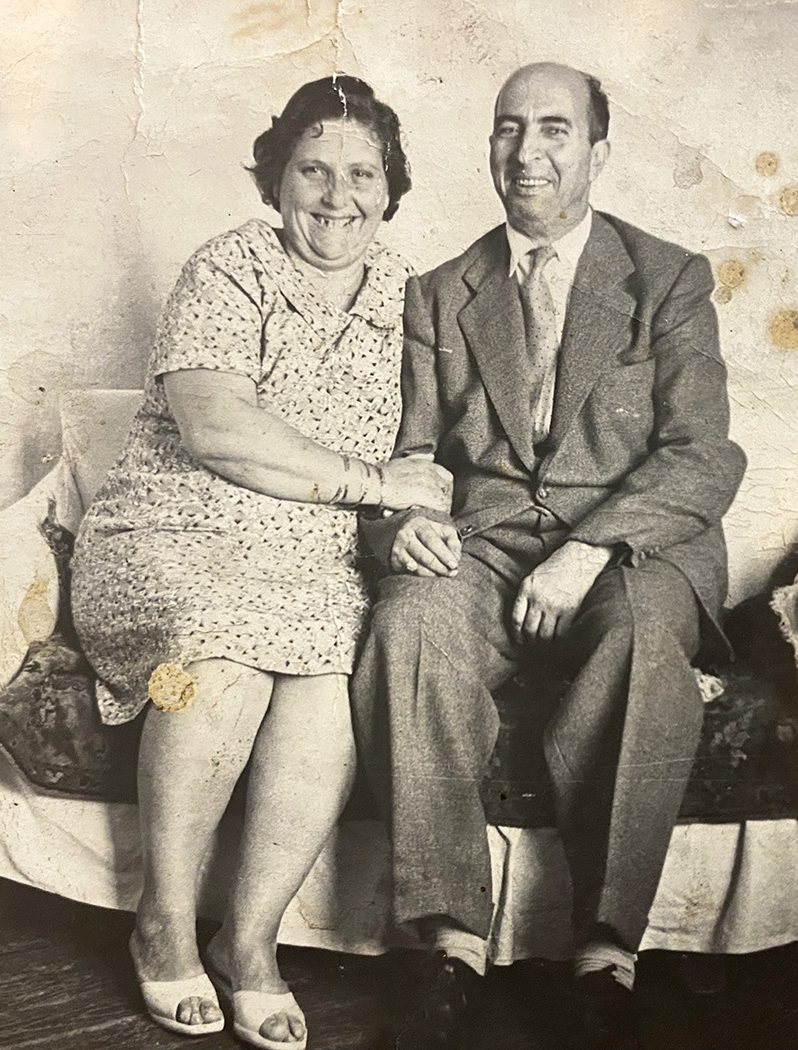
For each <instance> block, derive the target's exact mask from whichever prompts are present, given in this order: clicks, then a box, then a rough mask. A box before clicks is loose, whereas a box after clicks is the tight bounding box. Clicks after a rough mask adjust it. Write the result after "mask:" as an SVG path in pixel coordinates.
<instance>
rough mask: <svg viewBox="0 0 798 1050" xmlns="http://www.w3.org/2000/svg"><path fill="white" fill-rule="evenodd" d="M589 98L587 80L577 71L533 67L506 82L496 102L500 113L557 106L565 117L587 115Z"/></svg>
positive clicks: (523, 70)
mask: <svg viewBox="0 0 798 1050" xmlns="http://www.w3.org/2000/svg"><path fill="white" fill-rule="evenodd" d="M588 96H589V92H588V87H587V84H586V82H585V78H584V76H583V75H582V74H581V73H578V72H577V71H576V70H575V69H569V68H568V67H567V66H530V67H527V68H525V69H521V70H519V71H518V72H517V73H514V74H513V76H511V77H510V79H509V80H508V81H507V82H506V83H505V85H504V87H503V88H502V89H501V91H500V92H499V94H498V97H497V99H496V114H497V115H499V114H506V115H511V114H512V113H525V112H528V111H529V110H530V109H533V110H537V109H539V108H541V107H543V108H546V109H549V108H550V107H554V108H555V109H558V110H560V111H561V113H562V115H565V116H567V115H570V114H574V115H580V114H583V113H585V112H586V108H587V104H588ZM552 115H553V111H552Z"/></svg>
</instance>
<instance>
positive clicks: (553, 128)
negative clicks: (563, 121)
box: [544, 124, 568, 139]
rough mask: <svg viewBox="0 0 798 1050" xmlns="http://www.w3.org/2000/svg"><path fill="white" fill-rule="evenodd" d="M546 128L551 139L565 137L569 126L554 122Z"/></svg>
mask: <svg viewBox="0 0 798 1050" xmlns="http://www.w3.org/2000/svg"><path fill="white" fill-rule="evenodd" d="M544 130H545V133H546V135H548V137H549V138H550V139H564V138H565V137H566V135H567V134H568V128H564V127H561V126H560V125H558V124H552V125H550V126H549V127H546V128H545V129H544Z"/></svg>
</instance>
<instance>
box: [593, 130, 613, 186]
mask: <svg viewBox="0 0 798 1050" xmlns="http://www.w3.org/2000/svg"><path fill="white" fill-rule="evenodd" d="M609 155H610V144H609V142H608V141H607V139H600V140H599V141H598V142H594V143H593V145H592V146H591V147H590V181H591V182H595V181H596V179H597V178H598V177H599V175H600V174H601V172H602V171H603V169H604V165H605V164H606V163H607V160H608V159H609Z"/></svg>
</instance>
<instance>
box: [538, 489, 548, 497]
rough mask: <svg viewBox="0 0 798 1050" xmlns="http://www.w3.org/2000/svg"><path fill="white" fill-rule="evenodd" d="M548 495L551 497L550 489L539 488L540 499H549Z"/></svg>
mask: <svg viewBox="0 0 798 1050" xmlns="http://www.w3.org/2000/svg"><path fill="white" fill-rule="evenodd" d="M548 497H549V490H548V489H547V488H543V487H541V488H539V489H538V499H548Z"/></svg>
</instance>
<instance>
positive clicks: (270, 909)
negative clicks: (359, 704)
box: [211, 675, 355, 1041]
mask: <svg viewBox="0 0 798 1050" xmlns="http://www.w3.org/2000/svg"><path fill="white" fill-rule="evenodd" d="M354 772H355V749H354V742H353V738H352V722H351V717H350V710H349V693H348V681H347V678H346V677H345V676H344V675H318V676H313V677H295V676H290V677H289V676H279V675H278V676H275V684H274V692H273V695H272V702H271V707H270V710H269V713H268V715H267V717H266V718H265V719H264V720H263V724H262V726H261V728H260V730H259V732H258V737H257V740H256V742H255V747H254V749H253V752H252V764H251V766H250V777H249V784H248V795H247V808H246V817H245V823H244V835H243V839H242V844H241V861H240V865H239V869H238V875H237V879H236V883H235V886H234V888H233V894H232V898H231V903H230V910H229V913H228V916H227V918H226V919H225V923H224V926H223V928H222V930H221V931H220V932H219V933H218V934H217V936H216V938H214V941H213V943H212V948H211V956H212V958H213V959H214V961H215V962H216V964H217V965H218V966H219V967H220V969H222V970H224V971H226V972H227V973H228V974H229V976H230V978H231V981H232V984H233V988H234V989H239V990H250V991H272V992H280V991H284V990H285V984H284V983H283V981H282V978H281V977H280V971H279V970H278V968H277V958H276V950H277V933H278V930H279V927H280V922H281V920H282V917H283V914H284V912H285V910H286V908H287V907H288V905H289V903H290V901H291V900H292V898H293V897H294V895H295V894H296V892H297V890H298V889H299V888H300V886H301V885H302V883H303V881H304V879H305V877H306V875H307V874H308V872H309V871H310V869H311V867H312V866H313V863H314V861H315V860H316V858H317V857H318V856H319V854H320V852H321V850H322V848H323V846H324V844H325V842H326V841H327V838H328V837H329V835H330V832H331V831H332V830H333V828H334V826H335V823H336V821H337V820H338V817H339V816H340V814H341V810H342V809H343V807H344V804H345V803H346V800H347V798H348V796H349V792H350V790H351V787H352V781H353V778H354ZM261 1035H263V1036H265V1037H266V1038H267V1039H269V1038H270V1039H275V1040H286V1041H287V1040H290V1039H291V1038H292V1037H293V1038H294V1039H296V1038H299V1037H301V1035H302V1031H301V1029H300V1028H299V1027H298V1026H297V1024H296V1022H295V1021H291V1022H289V1019H288V1018H287V1017H286V1016H285V1015H276V1016H275V1017H273V1019H272V1020H271V1021H270V1022H266V1023H264V1024H263V1026H262V1027H261Z"/></svg>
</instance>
